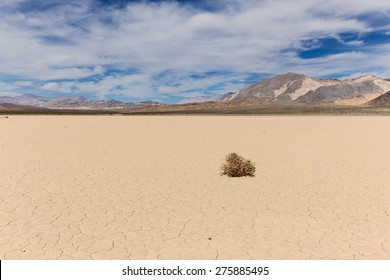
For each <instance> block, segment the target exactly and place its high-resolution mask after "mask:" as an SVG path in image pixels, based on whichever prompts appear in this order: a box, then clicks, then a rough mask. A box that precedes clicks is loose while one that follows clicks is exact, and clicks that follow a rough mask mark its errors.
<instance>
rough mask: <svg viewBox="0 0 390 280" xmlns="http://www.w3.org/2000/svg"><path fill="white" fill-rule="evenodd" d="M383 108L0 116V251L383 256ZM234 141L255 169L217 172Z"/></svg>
mask: <svg viewBox="0 0 390 280" xmlns="http://www.w3.org/2000/svg"><path fill="white" fill-rule="evenodd" d="M389 128H390V117H383V116H382V117H379V116H378V117H374V116H371V117H369V116H10V117H9V118H8V119H6V118H0V259H390V234H389V232H390V148H389V147H390V146H389V143H390V129H389ZM230 152H236V153H238V154H240V155H242V156H244V157H245V158H248V159H250V160H252V161H254V162H256V175H255V177H242V178H229V177H226V176H220V174H219V172H220V170H219V168H220V166H221V164H222V163H223V160H224V157H225V155H226V154H228V153H230Z"/></svg>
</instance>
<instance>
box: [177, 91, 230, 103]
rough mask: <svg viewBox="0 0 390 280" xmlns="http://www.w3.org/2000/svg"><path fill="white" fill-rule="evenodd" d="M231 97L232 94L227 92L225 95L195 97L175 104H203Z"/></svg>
mask: <svg viewBox="0 0 390 280" xmlns="http://www.w3.org/2000/svg"><path fill="white" fill-rule="evenodd" d="M231 95H233V92H228V93H225V94H213V95H201V96H195V97H189V98H184V99H183V100H180V101H179V102H177V103H176V104H192V103H203V102H219V101H222V100H224V99H227V98H229V97H230V96H231Z"/></svg>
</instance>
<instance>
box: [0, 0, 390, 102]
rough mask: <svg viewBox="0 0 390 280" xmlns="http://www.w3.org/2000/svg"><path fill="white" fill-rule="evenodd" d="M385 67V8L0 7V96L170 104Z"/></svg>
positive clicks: (298, 1) (385, 73)
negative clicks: (285, 77)
mask: <svg viewBox="0 0 390 280" xmlns="http://www.w3.org/2000/svg"><path fill="white" fill-rule="evenodd" d="M389 61H390V2H389V1H388V0H370V1H360V0H327V1H323V0H274V1H269V0H242V1H240V0H193V1H190V0H180V1H178V0H177V1H174V0H172V1H159V0H153V1H152V0H151V1H147V0H144V1H137V0H132V1H128V0H114V1H108V0H86V1H80V0H77V1H76V0H68V1H60V0H2V1H0V95H9V96H17V95H20V94H26V93H31V94H36V95H42V96H48V97H49V96H64V95H83V96H86V97H88V98H101V99H110V98H115V99H118V100H123V101H138V100H149V99H152V100H157V101H161V102H166V103H174V102H176V101H179V100H181V99H183V98H185V97H194V96H199V95H209V94H215V93H219V94H223V93H226V92H229V91H237V90H239V89H241V88H243V87H244V86H246V85H248V84H252V83H255V82H257V81H259V80H261V79H264V78H268V77H270V76H274V75H278V74H282V73H286V72H297V73H302V74H305V75H308V76H312V77H318V78H321V77H333V78H349V77H356V76H359V75H363V74H368V73H370V74H374V75H377V76H380V77H383V78H390V66H389V65H390V63H389Z"/></svg>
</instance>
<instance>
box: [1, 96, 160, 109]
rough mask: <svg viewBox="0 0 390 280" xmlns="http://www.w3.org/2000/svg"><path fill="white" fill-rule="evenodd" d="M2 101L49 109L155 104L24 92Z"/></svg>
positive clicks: (3, 98) (114, 107) (153, 102)
mask: <svg viewBox="0 0 390 280" xmlns="http://www.w3.org/2000/svg"><path fill="white" fill-rule="evenodd" d="M0 103H9V104H15V105H22V106H34V107H38V108H48V109H86V110H87V109H123V108H133V107H140V106H155V105H160V103H158V102H155V101H141V102H121V101H117V100H93V99H87V98H85V97H83V96H64V97H53V98H47V97H42V96H37V95H33V94H24V95H20V96H16V97H10V96H0Z"/></svg>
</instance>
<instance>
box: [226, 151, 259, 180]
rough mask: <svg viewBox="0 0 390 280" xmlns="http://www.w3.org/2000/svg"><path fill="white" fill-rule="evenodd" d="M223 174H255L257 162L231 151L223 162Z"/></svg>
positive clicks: (232, 175) (230, 175) (235, 175)
mask: <svg viewBox="0 0 390 280" xmlns="http://www.w3.org/2000/svg"><path fill="white" fill-rule="evenodd" d="M221 169H222V171H221V175H227V176H229V177H242V176H254V174H255V171H256V167H255V163H253V162H251V161H250V160H249V159H245V158H243V157H242V156H239V155H237V154H236V153H230V154H228V155H227V156H226V162H225V163H224V164H222V168H221Z"/></svg>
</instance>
